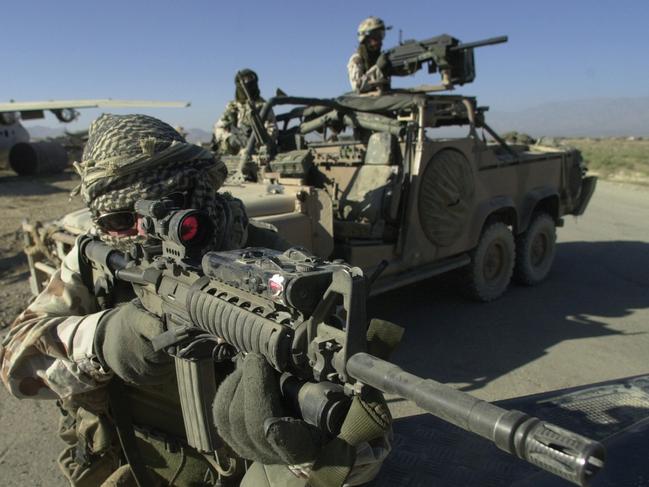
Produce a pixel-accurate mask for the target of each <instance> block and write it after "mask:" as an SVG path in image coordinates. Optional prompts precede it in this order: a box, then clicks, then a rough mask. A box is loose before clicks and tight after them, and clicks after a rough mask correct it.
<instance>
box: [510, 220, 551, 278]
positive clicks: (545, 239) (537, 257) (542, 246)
mask: <svg viewBox="0 0 649 487" xmlns="http://www.w3.org/2000/svg"><path fill="white" fill-rule="evenodd" d="M556 242H557V229H556V225H555V223H554V219H553V218H552V217H551V216H550V215H548V214H547V213H537V214H536V215H535V216H534V217H533V219H532V222H531V223H530V226H529V227H528V228H527V230H525V232H523V233H522V234H521V235H519V236H518V237H516V266H515V267H514V280H515V281H516V282H518V283H520V284H523V285H525V286H534V285H535V284H538V283H540V282H541V281H543V280H545V278H546V277H547V276H548V274H549V273H550V270H551V269H552V263H553V262H554V256H555V254H556Z"/></svg>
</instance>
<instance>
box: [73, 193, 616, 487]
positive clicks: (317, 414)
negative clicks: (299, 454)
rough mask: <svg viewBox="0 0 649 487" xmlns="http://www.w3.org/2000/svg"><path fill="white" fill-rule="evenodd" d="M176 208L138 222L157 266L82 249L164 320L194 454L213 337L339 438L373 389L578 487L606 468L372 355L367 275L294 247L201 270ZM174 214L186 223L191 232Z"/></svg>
mask: <svg viewBox="0 0 649 487" xmlns="http://www.w3.org/2000/svg"><path fill="white" fill-rule="evenodd" d="M137 207H138V208H146V207H151V205H150V204H138V205H137ZM161 207H165V208H168V209H170V208H171V207H170V205H169V204H167V205H166V206H165V205H162V206H161ZM183 211H184V213H182V214H181V213H180V212H179V211H177V212H173V211H172V212H171V213H170V214H169V215H167V216H164V217H163V218H161V219H158V220H156V221H153V222H152V221H149V223H148V224H147V225H145V226H147V227H149V228H155V229H156V231H155V235H156V236H157V237H158V238H161V241H162V249H161V252H158V255H156V256H155V257H151V255H152V253H151V252H150V251H148V252H143V253H142V255H144V256H147V255H148V257H147V258H146V259H145V258H141V259H134V260H133V259H129V258H127V257H126V256H125V255H124V254H122V253H120V252H118V251H116V250H113V249H112V248H111V247H109V246H108V245H106V244H104V243H101V242H99V241H96V240H93V239H91V238H88V239H87V240H85V241H82V243H81V245H80V249H81V252H82V255H83V256H84V257H85V258H87V259H88V260H89V261H91V262H92V263H93V266H94V267H95V269H97V270H98V271H99V270H101V271H102V272H103V273H104V274H103V281H102V282H104V283H109V282H110V281H111V280H112V279H117V280H121V281H127V282H130V283H131V284H132V285H133V289H134V290H135V293H136V294H137V296H138V297H139V298H140V300H141V301H142V304H143V305H144V306H145V308H147V309H148V310H149V311H150V312H152V313H155V314H157V315H158V316H160V317H161V318H163V319H164V321H165V322H166V324H167V327H168V331H167V332H165V333H163V334H162V335H160V336H159V337H157V338H156V339H155V341H154V346H157V347H159V348H165V349H167V350H168V351H170V353H172V355H174V357H175V359H176V370H177V375H178V383H179V391H180V396H181V405H182V408H183V417H184V419H185V428H186V431H187V440H188V443H189V444H190V445H191V446H193V447H195V448H197V449H199V450H202V451H210V449H212V448H213V443H214V440H215V438H216V432H215V431H214V429H213V426H211V418H210V415H209V414H208V413H206V411H208V410H209V406H210V405H211V401H212V399H213V395H214V393H215V387H216V386H215V381H214V357H215V355H218V354H215V353H214V349H211V348H209V347H208V349H207V350H206V349H205V344H206V340H207V342H208V343H209V340H210V337H211V339H212V343H214V347H218V346H222V345H223V343H222V341H225V342H226V343H227V344H229V346H231V347H233V351H236V352H244V353H245V352H257V353H260V354H262V355H263V356H264V357H265V358H266V359H267V360H268V362H269V363H270V364H271V365H272V366H273V367H274V368H275V369H277V371H279V372H281V373H283V375H282V384H283V385H282V388H283V391H284V393H285V395H286V396H291V397H287V402H289V403H293V404H295V405H296V410H297V411H299V412H301V413H302V415H303V417H304V419H305V420H306V421H308V422H311V423H312V424H314V425H317V426H319V427H321V428H323V429H325V430H327V431H329V432H330V433H331V434H334V435H335V434H337V428H339V426H340V419H341V418H343V417H344V413H345V407H346V405H348V404H349V397H350V396H353V395H355V394H360V395H362V394H364V393H365V392H366V391H367V390H368V387H370V388H375V389H378V390H381V391H383V392H386V393H391V394H396V395H398V396H400V397H402V398H404V399H407V400H411V401H413V402H414V403H415V404H417V405H418V406H419V407H421V408H422V409H424V410H426V411H428V412H429V413H431V414H433V415H435V416H437V417H440V418H442V419H444V420H446V421H448V422H450V423H452V424H454V425H456V426H459V427H460V428H463V429H465V430H467V431H471V432H473V433H476V434H478V435H480V436H482V437H484V438H487V439H488V440H491V441H493V442H494V443H495V444H496V445H497V446H498V447H499V448H501V449H502V450H504V451H506V452H508V453H510V454H512V455H514V456H516V457H518V458H522V459H524V460H527V461H528V462H530V463H532V464H534V465H536V466H538V467H540V468H543V469H545V470H547V471H549V472H552V473H554V474H556V475H559V476H561V477H563V478H565V479H567V480H569V481H571V482H573V483H575V484H577V485H588V483H589V481H590V480H591V479H592V478H593V477H594V476H595V475H596V473H597V472H598V471H599V470H600V469H601V468H602V467H603V463H604V448H603V446H602V445H601V444H599V443H597V442H595V441H592V440H590V439H588V438H586V437H583V436H581V435H579V434H576V433H573V432H571V431H567V430H565V429H563V428H560V427H558V426H555V425H552V424H549V423H546V422H544V421H542V420H539V419H537V418H534V417H531V416H528V415H527V414H524V413H522V412H519V411H507V410H505V409H502V408H500V407H498V406H495V405H493V404H491V403H488V402H486V401H482V400H479V399H477V398H474V397H473V396H471V395H469V394H466V393H463V392H461V391H458V390H455V389H453V388H451V387H449V386H446V385H444V384H441V383H438V382H435V381H433V380H430V379H422V378H420V377H417V376H415V375H412V374H410V373H407V372H405V371H403V370H402V369H400V368H399V367H398V366H397V365H395V364H392V363H390V362H388V361H385V360H382V359H380V358H378V357H375V356H373V355H371V354H369V353H367V341H366V314H365V299H366V292H365V277H364V276H363V275H362V273H361V271H360V270H359V269H357V268H353V267H349V266H347V265H346V264H344V263H342V262H337V261H334V262H326V261H322V260H321V259H318V258H315V257H313V256H311V255H309V254H307V253H305V252H304V251H302V250H300V249H290V250H288V251H286V252H284V253H281V252H278V251H274V250H269V249H243V250H235V251H226V252H208V253H206V254H205V255H204V256H203V257H202V260H201V262H200V263H199V262H198V260H196V259H195V258H194V257H193V256H192V255H191V252H190V253H183V251H182V250H181V249H180V247H179V244H178V240H179V239H178V237H180V239H181V240H182V237H183V234H182V229H183V228H186V227H189V226H191V225H194V224H196V222H198V221H199V219H197V218H196V214H195V212H189V213H187V212H188V210H183ZM150 213H152V212H150ZM179 214H180V215H190V216H189V217H187V218H193V220H192V221H191V222H190V223H191V225H190V224H184V223H183V220H182V218H179V217H178V215H179ZM147 218H149V219H152V218H153V217H151V216H149V217H147ZM195 234H196V233H195V232H189V233H187V234H185V235H189V236H193V235H195ZM205 235H207V234H205ZM158 247H159V246H158ZM149 250H150V249H149ZM106 272H108V273H109V276H106ZM107 277H108V278H107ZM384 324H385V323H384ZM370 326H372V325H370ZM392 326H394V325H392ZM217 338H218V340H217ZM210 383H212V385H210Z"/></svg>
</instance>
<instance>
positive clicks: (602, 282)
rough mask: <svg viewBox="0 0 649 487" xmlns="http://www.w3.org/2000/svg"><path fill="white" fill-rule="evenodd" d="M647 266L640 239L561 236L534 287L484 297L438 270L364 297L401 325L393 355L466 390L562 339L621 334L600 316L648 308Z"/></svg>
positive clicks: (647, 251)
mask: <svg viewBox="0 0 649 487" xmlns="http://www.w3.org/2000/svg"><path fill="white" fill-rule="evenodd" d="M647 269H649V244H647V243H644V242H635V241H618V242H571V243H562V244H559V245H558V247H557V256H556V261H555V265H554V268H553V270H552V272H551V274H550V276H549V277H548V279H547V281H545V282H544V283H542V284H540V285H539V286H536V287H532V288H528V287H522V286H516V285H513V286H512V287H511V288H510V289H509V291H508V292H507V294H505V296H503V297H502V298H501V299H499V300H497V301H495V302H492V303H487V304H484V303H474V302H471V301H468V300H466V299H464V298H462V297H461V296H460V295H459V293H458V291H457V289H456V288H454V287H453V286H452V285H451V284H450V283H449V280H448V279H444V278H442V277H439V278H435V279H431V280H429V281H426V282H423V283H419V284H414V285H411V286H408V287H406V288H402V289H399V290H396V291H393V292H390V293H387V294H384V295H381V296H378V297H376V298H373V299H371V300H370V302H369V309H368V314H369V316H371V317H372V316H374V317H379V318H384V319H388V320H391V321H393V322H395V323H398V324H400V325H402V326H404V327H405V328H406V333H405V336H404V340H403V342H402V344H401V346H400V348H399V350H398V351H397V352H396V353H395V356H394V357H393V358H394V360H395V362H397V363H398V364H399V365H401V366H402V367H404V368H405V369H406V370H408V371H410V372H413V373H415V374H417V375H420V376H423V377H431V378H434V379H435V380H438V381H440V382H445V383H446V382H452V383H464V384H467V385H466V386H465V387H462V389H463V390H465V391H471V390H475V389H478V388H481V387H483V386H485V385H486V384H488V383H489V382H491V381H493V380H494V379H497V378H498V377H500V376H502V375H504V374H506V373H508V372H510V371H512V370H515V369H517V368H519V367H521V366H523V365H525V364H527V363H529V362H532V361H534V360H535V359H538V358H539V357H542V356H543V355H545V354H546V353H547V350H548V349H549V348H550V347H552V346H553V345H556V344H558V343H561V342H563V341H565V340H574V339H583V338H588V337H600V336H607V335H611V336H614V335H620V334H623V333H622V332H620V331H617V330H615V329H613V328H611V327H608V326H607V325H606V323H604V321H603V320H604V319H608V318H617V317H624V316H628V315H630V314H632V313H633V312H634V310H639V309H646V308H648V307H649V292H647V289H648V288H649V274H648V273H647V271H646V270H647Z"/></svg>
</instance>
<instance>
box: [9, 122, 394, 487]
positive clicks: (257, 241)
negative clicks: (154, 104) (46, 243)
mask: <svg viewBox="0 0 649 487" xmlns="http://www.w3.org/2000/svg"><path fill="white" fill-rule="evenodd" d="M76 167H77V170H78V171H79V172H80V175H81V177H82V184H81V187H80V192H81V195H82V197H83V198H84V200H85V202H86V203H87V204H88V206H89V208H90V210H91V212H92V215H93V220H94V223H95V229H94V232H96V234H97V236H98V237H99V238H100V239H101V240H103V241H104V242H106V243H108V244H109V245H110V246H111V247H113V248H115V249H119V250H121V251H123V252H134V251H135V248H136V246H137V245H138V244H139V243H142V242H143V240H144V239H146V237H145V236H144V235H143V233H144V232H142V231H141V230H142V228H141V225H140V221H141V217H140V216H138V214H136V213H135V212H134V204H135V201H136V200H138V199H140V198H149V199H156V198H161V197H163V196H166V197H169V198H174V199H178V200H181V201H182V203H180V204H182V205H183V206H184V207H185V208H200V209H202V210H203V211H204V212H206V213H207V214H208V215H209V218H210V220H211V221H212V223H213V225H214V228H215V229H216V231H215V232H214V234H213V236H212V238H211V240H210V242H209V244H208V245H207V246H206V248H205V250H206V251H207V250H228V249H235V248H241V247H243V246H263V247H271V248H276V249H285V248H286V247H287V246H288V245H287V243H286V242H285V241H283V240H282V239H281V238H279V237H278V236H277V235H276V234H274V233H272V232H271V231H270V230H267V229H262V228H259V227H258V226H256V225H255V224H254V223H253V222H249V221H248V219H247V217H246V213H245V210H244V208H243V205H242V203H241V202H240V201H239V200H237V199H235V198H233V197H231V196H230V195H228V194H227V193H226V194H219V193H217V192H216V190H215V188H218V187H219V186H220V185H221V184H222V182H223V180H224V179H225V176H226V171H225V167H224V166H223V164H222V163H220V162H219V161H216V160H214V158H213V157H212V156H211V154H210V153H209V152H207V151H205V150H204V149H202V148H200V147H198V146H195V145H192V144H188V143H186V142H185V140H184V139H183V138H182V137H181V136H180V135H179V134H178V133H177V132H176V131H175V130H173V129H172V128H171V127H170V126H168V125H167V124H165V123H163V122H161V121H159V120H157V119H154V118H151V117H146V116H142V115H126V116H112V115H102V116H101V117H100V118H98V119H97V120H96V121H95V122H93V124H92V125H91V127H90V131H89V139H88V143H87V145H86V148H85V150H84V155H83V159H82V162H81V163H80V164H77V166H76ZM79 255H80V253H79V249H78V246H75V247H74V248H73V249H72V251H71V252H70V253H69V254H68V255H67V257H66V258H65V260H64V262H63V264H62V266H61V269H60V270H58V271H57V272H56V273H55V274H54V275H53V277H52V279H51V280H50V282H49V284H48V286H47V288H46V289H45V290H44V291H43V292H42V293H41V294H40V295H39V296H38V297H37V298H36V300H35V301H34V302H33V303H32V304H31V305H30V306H29V307H28V308H27V309H26V310H25V311H24V312H23V313H22V314H21V315H20V316H19V317H18V318H17V319H16V320H15V322H14V323H13V325H12V327H11V330H10V332H9V334H8V335H7V337H6V339H5V341H4V342H3V344H2V347H0V365H1V369H0V377H1V379H2V381H3V383H4V384H5V386H6V387H7V388H8V389H9V391H10V392H11V393H12V394H13V395H15V396H16V397H18V398H23V399H24V398H31V399H55V400H57V404H58V405H59V407H60V409H61V412H62V413H63V416H62V420H61V428H60V431H61V436H62V438H63V439H64V441H65V442H66V443H67V445H68V446H67V448H66V449H65V451H64V452H63V453H62V454H61V455H60V457H59V459H58V462H59V465H60V467H61V469H62V471H63V473H64V474H65V476H66V478H67V479H68V480H69V482H70V485H73V486H80V487H86V486H99V485H102V486H106V487H108V486H117V485H119V486H131V485H139V486H143V485H147V486H148V485H175V486H190V485H191V486H202V485H205V486H208V485H239V479H240V478H241V475H242V474H243V473H244V471H245V470H246V469H245V467H246V465H247V464H246V462H244V461H243V460H242V458H245V459H246V460H251V461H254V462H255V463H253V464H252V466H250V467H249V468H248V469H247V472H246V473H245V477H244V478H243V480H242V481H241V483H240V485H244V486H258V485H262V486H263V485H269V486H271V485H272V486H275V485H277V486H279V485H288V486H304V485H305V484H306V482H307V481H309V480H310V479H311V480H312V478H311V477H312V475H313V472H312V471H311V466H312V465H313V463H314V462H315V461H316V460H317V459H318V458H319V455H321V454H322V453H323V449H322V444H323V442H324V440H325V439H324V434H323V433H322V432H321V431H319V430H317V429H316V428H314V427H311V426H309V425H307V424H306V423H305V422H303V421H301V420H298V419H295V418H291V413H290V412H288V411H284V410H283V409H282V406H281V405H280V400H279V387H278V377H277V374H276V373H275V372H274V371H273V370H272V369H271V368H270V366H269V365H268V364H267V363H266V361H265V359H264V358H263V357H262V356H260V355H259V354H255V353H249V354H247V355H246V356H245V358H241V359H240V360H239V363H238V365H237V368H236V370H234V371H233V366H232V364H231V362H229V361H223V362H219V363H218V364H217V367H218V373H219V380H221V381H223V382H222V385H221V387H220V388H219V390H218V393H217V396H216V398H215V401H214V405H213V408H214V419H215V422H216V425H217V428H218V430H219V433H221V434H222V436H223V438H224V439H225V440H226V441H227V444H225V443H223V444H222V446H221V447H220V448H219V450H218V451H217V452H216V454H215V456H208V455H206V454H203V453H200V452H198V451H195V450H193V449H192V448H190V447H188V446H187V444H186V443H185V442H184V441H183V438H184V428H183V422H182V417H181V411H180V406H179V402H178V401H179V399H178V393H177V389H176V387H177V386H176V379H175V372H174V367H173V362H172V360H171V358H170V356H169V355H167V353H166V352H164V351H162V350H158V351H156V350H154V348H153V346H152V343H151V340H152V339H153V338H154V337H156V336H158V335H160V334H161V333H162V332H163V331H164V330H165V324H164V323H162V322H161V320H160V319H159V318H158V317H157V316H155V315H153V314H151V313H149V312H147V311H146V310H144V309H143V307H142V305H141V303H140V302H139V301H138V300H134V299H133V297H134V295H133V292H132V289H131V288H130V287H128V286H120V285H118V284H116V285H115V287H114V288H113V292H112V293H111V294H110V295H102V294H100V293H98V292H96V291H95V289H96V287H93V283H92V279H91V278H89V275H88V273H89V269H88V265H87V263H86V262H85V261H84V260H83V259H81V258H80V257H79ZM228 374H229V375H228ZM367 409H368V411H372V412H374V414H372V415H371V416H370V415H368V417H359V418H353V419H354V421H359V422H363V421H368V420H372V421H379V422H380V427H381V430H382V431H383V432H384V434H383V435H381V436H380V437H377V438H376V439H375V440H373V441H371V442H369V443H364V444H360V445H354V446H353V447H352V448H355V451H356V455H355V457H356V460H355V463H354V464H353V468H352V469H351V471H350V473H349V475H347V476H346V480H345V481H346V483H347V484H348V485H358V484H361V483H364V482H366V481H368V480H370V479H371V478H373V476H374V475H376V473H377V471H378V468H379V467H380V464H381V461H382V460H383V458H385V456H386V455H387V453H388V451H389V446H388V444H387V442H386V440H385V434H386V433H385V432H387V431H388V429H389V424H390V417H389V412H388V411H387V407H386V406H385V404H384V403H383V402H382V401H379V402H378V403H376V404H368V407H367ZM376 411H380V412H381V414H378V415H377V414H376ZM251 424H258V425H259V424H262V425H264V428H263V431H262V430H261V429H255V428H252V427H250V425H251ZM370 443H371V444H370ZM328 453H329V455H328V458H331V455H330V453H331V452H328ZM315 474H317V472H315ZM318 485H322V486H323V487H326V486H329V485H339V484H334V483H328V482H327V479H326V478H325V479H324V480H323V479H320V483H318Z"/></svg>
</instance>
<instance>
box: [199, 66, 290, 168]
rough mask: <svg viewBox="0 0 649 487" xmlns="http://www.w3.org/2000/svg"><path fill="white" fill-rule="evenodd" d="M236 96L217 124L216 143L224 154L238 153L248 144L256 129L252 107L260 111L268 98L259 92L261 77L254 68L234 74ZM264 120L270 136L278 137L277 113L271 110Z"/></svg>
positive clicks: (214, 141)
mask: <svg viewBox="0 0 649 487" xmlns="http://www.w3.org/2000/svg"><path fill="white" fill-rule="evenodd" d="M234 84H235V86H236V90H235V98H234V100H232V101H231V102H229V103H228V104H227V105H226V107H225V111H224V112H223V115H221V118H219V120H218V121H217V122H216V123H215V124H214V134H213V138H212V141H213V145H214V146H215V150H216V151H217V152H219V153H220V154H225V155H237V154H239V153H240V152H241V151H242V150H243V149H245V147H246V143H247V142H248V137H250V134H251V133H252V131H253V130H254V127H253V120H252V116H253V115H252V114H251V112H252V110H256V112H257V113H259V112H260V111H261V109H262V107H263V106H264V103H265V102H266V100H264V99H263V98H262V97H261V94H260V92H259V78H258V76H257V73H255V72H254V71H253V70H251V69H242V70H241V71H239V72H237V74H236V76H235V77H234ZM263 122H264V128H265V129H266V132H267V133H268V137H269V138H271V139H272V140H275V139H276V138H277V124H276V122H275V114H274V113H273V112H272V110H271V111H269V112H268V116H267V117H266V120H264V121H263Z"/></svg>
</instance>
